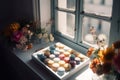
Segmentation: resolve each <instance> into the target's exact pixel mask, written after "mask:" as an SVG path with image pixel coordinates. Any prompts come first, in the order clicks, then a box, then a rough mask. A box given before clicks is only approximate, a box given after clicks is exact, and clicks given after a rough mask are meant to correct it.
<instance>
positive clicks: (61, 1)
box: [58, 0, 76, 10]
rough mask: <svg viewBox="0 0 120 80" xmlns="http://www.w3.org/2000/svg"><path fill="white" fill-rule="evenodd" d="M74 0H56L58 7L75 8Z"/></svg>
mask: <svg viewBox="0 0 120 80" xmlns="http://www.w3.org/2000/svg"><path fill="white" fill-rule="evenodd" d="M75 1H76V0H58V7H59V8H64V9H69V10H75Z"/></svg>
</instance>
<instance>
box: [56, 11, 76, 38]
mask: <svg viewBox="0 0 120 80" xmlns="http://www.w3.org/2000/svg"><path fill="white" fill-rule="evenodd" d="M57 15H58V23H57V24H58V28H57V29H58V32H60V33H62V34H64V35H66V36H69V37H71V38H74V28H75V16H74V15H73V14H70V13H65V12H61V11H58V14H57Z"/></svg>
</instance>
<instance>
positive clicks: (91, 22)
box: [82, 17, 110, 46]
mask: <svg viewBox="0 0 120 80" xmlns="http://www.w3.org/2000/svg"><path fill="white" fill-rule="evenodd" d="M109 32H110V23H109V22H107V21H104V20H98V19H94V18H89V17H84V18H83V24H82V39H83V42H85V43H88V44H92V45H94V46H96V44H99V43H98V42H99V41H102V42H104V43H105V45H107V44H108V41H109V40H108V39H109ZM103 38H104V40H103Z"/></svg>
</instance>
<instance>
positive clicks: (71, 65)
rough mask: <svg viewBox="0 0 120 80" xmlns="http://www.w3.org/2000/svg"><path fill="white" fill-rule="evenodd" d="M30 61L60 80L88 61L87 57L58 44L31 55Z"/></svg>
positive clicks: (64, 79)
mask: <svg viewBox="0 0 120 80" xmlns="http://www.w3.org/2000/svg"><path fill="white" fill-rule="evenodd" d="M32 59H33V60H34V61H36V62H37V63H39V64H40V65H42V66H43V67H44V68H45V69H46V70H48V71H49V72H51V74H52V75H55V76H56V77H57V78H58V79H60V80H66V79H67V78H69V77H70V76H72V75H73V74H75V73H76V72H78V71H79V70H80V69H82V68H83V67H85V66H86V65H88V64H89V61H90V59H89V58H88V57H87V56H85V55H83V54H82V53H80V52H77V51H75V50H73V49H72V48H70V47H68V46H66V45H64V44H62V43H60V42H57V43H55V44H52V45H50V46H48V47H46V48H44V49H41V50H39V51H37V52H35V53H33V54H32Z"/></svg>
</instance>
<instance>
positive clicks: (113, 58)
mask: <svg viewBox="0 0 120 80" xmlns="http://www.w3.org/2000/svg"><path fill="white" fill-rule="evenodd" d="M86 55H87V56H88V57H90V58H91V62H90V65H89V66H90V69H91V70H92V71H93V73H96V74H97V75H102V74H111V73H113V74H115V73H114V72H118V73H119V72H120V63H119V62H120V41H116V42H114V43H113V44H112V45H111V46H108V47H106V48H98V49H95V48H93V47H90V48H89V49H88V51H87V54H86ZM91 56H92V57H91Z"/></svg>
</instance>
